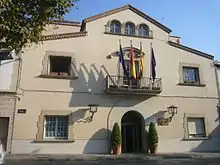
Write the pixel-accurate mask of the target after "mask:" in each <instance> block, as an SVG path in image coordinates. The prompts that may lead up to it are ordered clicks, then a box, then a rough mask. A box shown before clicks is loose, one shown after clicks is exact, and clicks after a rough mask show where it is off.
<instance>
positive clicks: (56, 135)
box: [44, 116, 69, 139]
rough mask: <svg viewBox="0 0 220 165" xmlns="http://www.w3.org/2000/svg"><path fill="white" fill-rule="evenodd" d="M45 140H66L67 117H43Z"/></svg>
mask: <svg viewBox="0 0 220 165" xmlns="http://www.w3.org/2000/svg"><path fill="white" fill-rule="evenodd" d="M44 123H45V124H44V138H45V139H68V125H69V118H68V116H45V121H44Z"/></svg>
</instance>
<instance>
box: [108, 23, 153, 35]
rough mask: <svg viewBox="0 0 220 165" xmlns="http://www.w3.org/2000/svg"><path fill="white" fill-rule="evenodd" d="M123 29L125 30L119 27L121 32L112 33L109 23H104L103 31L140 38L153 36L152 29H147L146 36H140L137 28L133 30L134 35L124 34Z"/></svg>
mask: <svg viewBox="0 0 220 165" xmlns="http://www.w3.org/2000/svg"><path fill="white" fill-rule="evenodd" d="M124 31H125V30H124V28H123V27H122V28H121V32H119V33H114V32H112V31H111V27H110V26H109V25H105V33H109V34H115V35H123V36H133V37H141V38H153V31H152V30H149V35H148V36H141V35H139V34H138V30H137V29H136V30H135V34H134V35H128V34H125V32H124Z"/></svg>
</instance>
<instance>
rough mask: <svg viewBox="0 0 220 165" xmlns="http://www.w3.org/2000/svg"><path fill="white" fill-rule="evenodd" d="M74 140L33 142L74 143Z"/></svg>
mask: <svg viewBox="0 0 220 165" xmlns="http://www.w3.org/2000/svg"><path fill="white" fill-rule="evenodd" d="M74 142H75V140H34V141H33V143H74Z"/></svg>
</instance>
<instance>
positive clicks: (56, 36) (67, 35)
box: [41, 32, 87, 41]
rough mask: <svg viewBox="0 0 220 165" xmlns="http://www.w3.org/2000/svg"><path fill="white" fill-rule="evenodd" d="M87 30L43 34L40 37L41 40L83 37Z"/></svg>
mask: <svg viewBox="0 0 220 165" xmlns="http://www.w3.org/2000/svg"><path fill="white" fill-rule="evenodd" d="M86 35H87V32H76V33H62V34H54V35H45V36H42V37H41V41H48V40H60V39H66V38H75V37H83V36H86Z"/></svg>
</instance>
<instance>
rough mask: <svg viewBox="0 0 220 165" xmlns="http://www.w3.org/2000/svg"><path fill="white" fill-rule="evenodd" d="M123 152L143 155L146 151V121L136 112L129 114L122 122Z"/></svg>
mask: <svg viewBox="0 0 220 165" xmlns="http://www.w3.org/2000/svg"><path fill="white" fill-rule="evenodd" d="M121 127H122V128H121V130H122V152H123V153H141V152H143V151H144V147H143V140H144V139H143V138H144V119H143V116H142V115H141V114H140V113H139V112H136V111H129V112H127V113H126V114H125V115H124V116H123V117H122V120H121Z"/></svg>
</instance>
